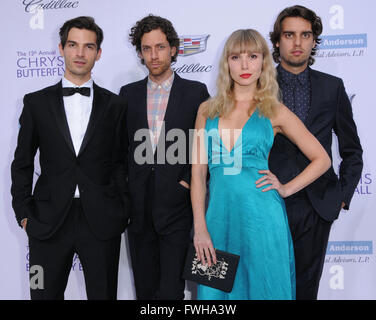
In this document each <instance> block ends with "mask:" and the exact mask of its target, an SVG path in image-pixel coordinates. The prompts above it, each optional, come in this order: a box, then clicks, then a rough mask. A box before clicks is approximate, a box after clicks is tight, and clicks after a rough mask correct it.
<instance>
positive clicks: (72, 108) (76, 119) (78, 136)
mask: <svg viewBox="0 0 376 320" xmlns="http://www.w3.org/2000/svg"><path fill="white" fill-rule="evenodd" d="M62 85H63V88H65V87H77V86H76V85H75V84H73V83H72V82H70V81H69V80H67V79H66V78H63V83H62ZM79 87H89V88H90V96H89V97H86V96H83V95H82V94H79V93H75V94H74V95H71V96H65V97H63V101H64V109H65V115H66V117H67V121H68V126H69V131H70V136H71V139H72V142H73V146H74V151H75V152H76V156H77V155H78V152H79V151H80V147H81V144H82V140H83V139H84V136H85V132H86V129H87V125H88V123H89V118H90V113H91V109H92V105H93V96H94V94H93V80H92V79H90V80H89V81H88V82H86V83H84V84H83V85H81V86H79ZM74 197H75V198H79V197H80V193H79V191H78V186H76V191H75V194H74Z"/></svg>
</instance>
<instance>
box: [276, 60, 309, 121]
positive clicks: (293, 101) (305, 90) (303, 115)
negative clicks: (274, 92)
mask: <svg viewBox="0 0 376 320" xmlns="http://www.w3.org/2000/svg"><path fill="white" fill-rule="evenodd" d="M277 71H278V74H279V79H280V81H279V86H280V88H281V91H282V100H283V103H284V104H285V105H286V106H287V107H288V108H289V109H290V110H291V111H292V112H294V113H295V114H296V115H297V116H298V117H299V119H300V120H302V121H303V122H304V121H305V120H306V119H307V115H308V112H309V107H310V105H311V83H310V80H309V69H308V68H306V69H305V70H304V71H303V72H301V73H299V74H293V73H291V72H289V71H287V70H285V69H283V68H282V66H281V65H279V66H278V69H277Z"/></svg>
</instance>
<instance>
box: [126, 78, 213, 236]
mask: <svg viewBox="0 0 376 320" xmlns="http://www.w3.org/2000/svg"><path fill="white" fill-rule="evenodd" d="M147 80H148V78H147V77H146V78H145V79H143V80H141V81H138V82H134V83H130V84H128V85H126V86H123V87H122V88H121V90H120V96H122V97H124V98H125V99H126V101H127V128H128V143H129V157H128V162H129V170H128V172H129V191H130V196H131V203H132V209H131V225H130V229H131V230H132V231H133V232H138V231H140V230H141V228H142V226H143V221H144V217H145V212H146V210H147V207H148V206H149V207H152V216H153V220H154V224H155V228H156V230H157V231H158V232H160V233H165V234H166V233H170V232H173V231H175V230H179V229H189V228H191V226H192V208H191V203H190V192H189V190H188V189H186V188H185V187H183V186H182V185H181V184H180V183H179V181H181V180H184V181H186V182H187V183H188V184H190V177H191V165H190V164H189V154H190V149H191V143H190V141H189V130H190V129H194V127H195V120H196V115H197V111H198V107H199V106H200V104H201V103H202V102H203V101H205V100H206V99H207V98H208V97H209V94H208V91H207V88H206V86H205V84H203V83H200V82H197V81H191V80H186V79H182V78H180V77H179V76H178V75H177V74H175V78H174V82H173V84H172V87H171V91H170V96H169V100H168V104H167V109H166V113H165V117H164V131H162V133H161V135H160V138H159V142H158V145H157V149H156V151H155V153H154V156H153V153H152V151H151V154H152V159H151V160H152V161H149V163H141V164H140V163H137V161H136V160H135V152H136V153H137V148H138V147H139V148H141V147H142V144H144V145H147V146H148V148H149V152H150V150H151V144H150V137H149V136H148V135H146V136H145V138H144V139H142V140H141V141H137V140H138V139H135V137H136V132H137V131H138V130H139V129H148V120H147ZM171 129H181V130H182V131H183V132H184V135H183V136H185V139H186V144H185V149H184V150H181V149H180V150H178V151H177V150H176V153H175V155H177V156H178V157H179V158H180V160H182V161H179V162H178V163H169V162H168V159H167V158H168V155H167V154H168V152H169V150H170V151H171V150H172V149H173V148H170V146H171V145H173V144H174V143H175V142H176V141H177V137H172V138H171V137H170V138H171V139H170V138H169V136H168V133H169V132H170V134H171V133H172V132H171V131H170V130H171ZM182 131H181V132H182ZM166 136H167V139H166ZM168 140H170V141H168ZM162 141H165V147H164V148H163V146H162V145H161V142H162ZM180 142H182V141H181V140H180ZM169 148H170V149H169ZM182 151H185V154H182ZM158 154H159V156H161V157H162V160H160V161H157V155H158ZM163 159H165V160H163ZM152 173H153V174H154V178H153V179H150V175H151V174H152ZM149 183H154V186H153V188H152V190H154V192H153V194H150V193H148V190H150V186H149V185H148V184H149Z"/></svg>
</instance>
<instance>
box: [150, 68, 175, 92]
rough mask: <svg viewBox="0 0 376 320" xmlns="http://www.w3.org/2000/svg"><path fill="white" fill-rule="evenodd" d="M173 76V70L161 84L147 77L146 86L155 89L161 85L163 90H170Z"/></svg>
mask: <svg viewBox="0 0 376 320" xmlns="http://www.w3.org/2000/svg"><path fill="white" fill-rule="evenodd" d="M174 78H175V73H174V72H173V73H172V75H171V76H170V77H169V78H168V79H166V80H165V81H163V82H162V83H161V84H159V83H156V82H154V81H153V80H151V79H150V77H148V86H149V88H150V89H151V90H156V89H159V88H160V87H162V88H163V90H165V91H167V92H170V90H171V87H172V83H173V82H174Z"/></svg>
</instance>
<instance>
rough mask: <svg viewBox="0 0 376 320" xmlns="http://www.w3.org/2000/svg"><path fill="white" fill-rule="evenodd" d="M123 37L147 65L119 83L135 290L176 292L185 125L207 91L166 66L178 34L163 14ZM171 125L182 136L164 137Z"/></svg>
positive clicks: (177, 295) (184, 197) (140, 294)
mask: <svg viewBox="0 0 376 320" xmlns="http://www.w3.org/2000/svg"><path fill="white" fill-rule="evenodd" d="M130 39H131V42H132V44H133V45H134V46H135V47H136V50H137V53H138V56H139V57H140V59H141V63H142V64H144V65H145V66H146V68H147V69H148V71H149V75H148V77H146V78H145V79H143V80H141V81H138V82H134V83H130V84H128V85H125V86H123V87H122V88H121V90H120V95H121V96H123V97H124V98H125V99H126V101H127V105H128V109H127V132H128V139H127V141H128V144H129V145H128V148H129V157H128V163H129V166H128V169H129V170H128V172H129V173H128V183H129V192H130V196H131V202H132V208H131V224H130V226H129V229H128V240H129V248H130V254H131V260H132V268H133V276H134V283H135V287H136V295H137V299H145V300H146V299H147V300H149V299H183V298H184V288H185V282H184V279H182V277H181V275H182V271H183V266H184V261H185V256H186V252H187V248H188V244H189V242H190V232H191V228H192V220H193V214H192V207H191V203H190V191H189V185H190V177H191V166H190V163H189V154H190V146H189V143H188V142H189V130H190V129H193V128H194V126H195V120H196V114H197V110H198V108H199V106H200V104H201V103H202V102H204V101H205V100H206V99H207V98H208V97H209V94H208V91H207V88H206V85H205V84H203V83H200V82H197V81H191V80H186V79H182V78H180V77H179V75H178V74H176V73H174V72H173V70H172V69H171V62H174V61H176V57H177V55H178V49H179V38H178V35H177V33H176V31H175V30H174V28H173V26H172V24H171V22H170V21H168V20H166V19H164V18H161V17H158V16H153V15H149V16H147V17H145V18H143V19H141V20H140V21H138V22H137V23H136V24H135V26H134V27H133V28H132V29H131V33H130ZM177 129H178V131H179V132H184V135H185V139H181V140H179V139H177V137H175V139H174V141H170V140H171V139H166V136H167V134H168V133H169V132H170V135H171V133H173V132H176V131H175V130H177ZM140 130H146V131H147V130H148V131H147V132H148V134H146V135H145V139H144V141H139V140H140V139H138V136H139V133H140ZM171 130H174V131H171ZM172 136H173V135H172ZM182 140H184V141H182ZM176 144H178V146H179V147H178V149H177V150H175V151H178V154H179V155H178V157H176V158H177V159H179V161H178V162H177V163H176V161H174V160H176V158H175V153H176V152H174V156H173V157H174V159H169V157H168V156H169V153H168V150H169V147H171V146H172V145H173V146H172V148H171V149H174V147H175V146H176ZM143 145H146V146H147V148H146V154H149V155H151V156H150V157H149V158H148V161H140V160H142V159H140V156H139V153H138V150H139V149H140V147H142V146H143ZM182 151H184V154H182V153H183V152H182ZM150 158H151V159H150ZM169 160H172V161H169Z"/></svg>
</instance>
